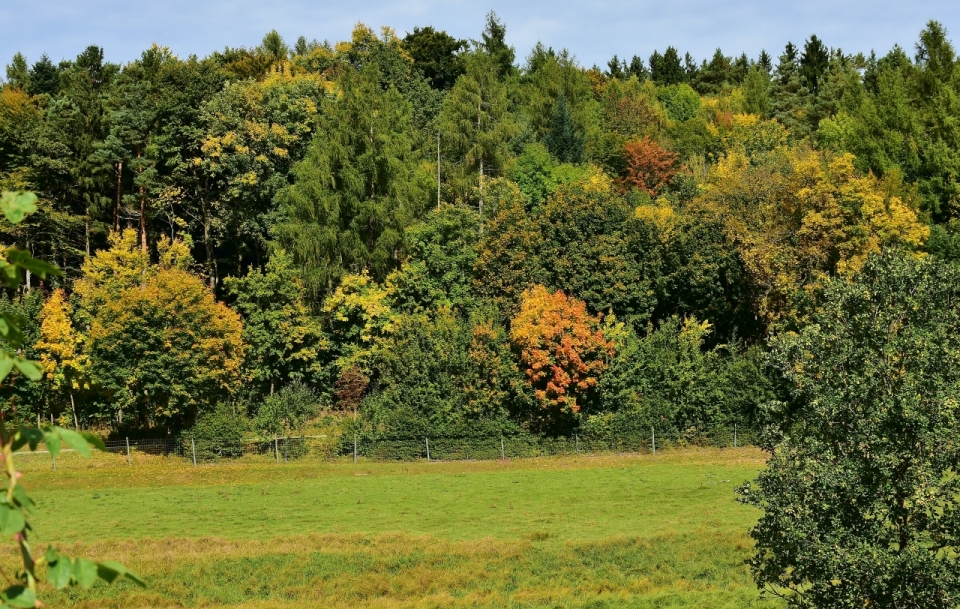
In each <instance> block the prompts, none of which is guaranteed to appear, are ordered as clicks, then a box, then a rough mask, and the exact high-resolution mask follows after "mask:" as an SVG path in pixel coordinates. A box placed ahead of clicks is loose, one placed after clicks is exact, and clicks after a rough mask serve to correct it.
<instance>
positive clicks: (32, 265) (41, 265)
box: [7, 249, 63, 279]
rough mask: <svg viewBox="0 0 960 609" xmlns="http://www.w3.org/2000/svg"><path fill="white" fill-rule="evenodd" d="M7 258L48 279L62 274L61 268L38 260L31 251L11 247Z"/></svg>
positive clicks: (12, 262)
mask: <svg viewBox="0 0 960 609" xmlns="http://www.w3.org/2000/svg"><path fill="white" fill-rule="evenodd" d="M7 260H8V261H10V263H11V264H15V265H17V266H18V267H20V268H21V269H25V270H27V271H30V272H31V273H33V274H35V275H38V276H40V277H42V278H43V279H46V278H47V277H49V276H52V275H62V274H63V273H61V272H60V269H58V268H57V267H55V266H53V265H52V264H49V263H47V262H44V261H43V260H38V259H37V258H34V257H33V256H31V255H30V252H28V251H26V250H18V249H9V250H7Z"/></svg>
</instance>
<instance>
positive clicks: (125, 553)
mask: <svg viewBox="0 0 960 609" xmlns="http://www.w3.org/2000/svg"><path fill="white" fill-rule="evenodd" d="M67 457H68V456H64V457H63V458H62V459H61V464H60V467H59V468H58V470H57V471H51V470H50V466H49V461H45V460H42V458H41V456H40V455H36V456H32V457H29V458H23V459H21V462H22V463H23V464H24V465H23V469H24V471H25V472H26V473H27V477H26V478H25V482H27V484H28V488H29V489H30V490H31V492H32V494H33V496H34V497H35V498H36V500H37V503H38V506H37V507H38V516H37V517H36V519H35V521H34V522H35V526H36V528H37V536H36V537H35V539H36V542H37V544H38V545H39V546H40V547H43V546H45V545H46V544H47V543H52V544H55V545H56V546H57V547H58V548H60V549H62V550H64V551H67V552H68V553H70V554H72V555H87V556H90V557H92V558H98V559H99V558H113V559H118V560H120V561H122V562H124V563H125V564H126V565H127V566H128V567H130V568H132V569H134V570H135V571H137V572H138V573H139V574H140V575H142V576H143V577H144V578H145V579H147V581H148V583H149V587H148V589H146V590H141V589H139V588H136V587H133V586H132V585H129V584H126V583H122V584H119V585H115V586H106V585H102V584H98V585H97V586H95V587H94V588H93V589H92V590H90V591H87V592H81V591H76V590H72V591H67V592H64V593H61V594H55V595H52V596H49V597H48V598H49V600H50V601H52V603H53V605H54V606H63V607H90V608H92V607H118V608H120V607H122V608H125V609H129V608H133V607H220V606H224V607H242V608H254V607H256V608H266V607H293V606H295V607H369V608H375V607H376V608H395V607H411V608H413V607H417V608H428V607H437V608H440V607H517V608H520V607H524V608H527V607H529V608H555V607H564V608H566V607H569V608H588V607H589V608H592V609H600V608H614V607H637V608H640V607H644V608H645V607H711V608H714V607H776V606H779V605H778V604H777V603H776V602H774V601H771V600H762V599H760V598H759V595H758V592H757V589H756V587H755V586H754V584H753V582H752V580H751V579H750V576H749V572H748V570H747V568H746V567H745V565H744V564H743V561H744V559H745V558H747V556H748V555H749V553H750V548H751V541H750V539H749V537H748V536H747V529H748V527H749V526H750V525H751V524H752V523H753V522H754V521H755V519H756V516H757V514H756V512H755V511H754V510H752V509H751V508H747V507H744V506H741V505H739V504H737V503H736V502H735V495H734V492H733V489H734V487H735V486H737V485H738V484H740V483H742V482H743V481H744V480H747V479H750V478H752V477H753V476H754V475H755V474H756V472H757V471H758V470H759V469H760V468H761V467H763V456H762V454H761V453H760V452H759V451H757V450H755V449H749V448H748V449H723V450H721V449H687V450H675V451H669V452H666V453H662V454H659V455H655V456H654V455H640V456H638V455H630V456H614V455H611V456H590V457H579V458H576V457H574V458H571V457H564V458H544V459H522V460H514V461H480V462H440V463H425V462H420V463H364V462H361V463H358V464H353V463H349V462H335V463H324V462H315V461H308V460H304V461H300V462H291V463H279V464H277V463H275V462H272V461H268V460H265V459H264V460H257V459H243V460H240V461H236V462H225V463H218V464H211V465H201V466H199V467H193V466H192V465H190V463H189V462H186V461H184V460H181V459H164V458H146V457H142V458H140V459H138V460H135V461H134V464H133V466H127V465H126V463H125V461H124V460H123V459H120V458H118V457H115V456H112V455H101V456H99V457H95V458H94V459H93V460H91V461H89V462H82V461H79V460H76V458H74V460H72V461H70V460H68V459H67ZM14 561H15V557H14V556H13V555H12V554H9V555H7V556H6V557H5V558H4V562H5V563H6V564H7V565H8V566H9V565H12V564H13V563H14Z"/></svg>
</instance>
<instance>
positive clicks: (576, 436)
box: [573, 434, 580, 456]
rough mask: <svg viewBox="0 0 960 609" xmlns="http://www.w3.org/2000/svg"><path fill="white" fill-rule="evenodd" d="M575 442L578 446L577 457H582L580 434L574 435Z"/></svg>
mask: <svg viewBox="0 0 960 609" xmlns="http://www.w3.org/2000/svg"><path fill="white" fill-rule="evenodd" d="M573 442H574V444H576V446H577V456H579V455H580V435H579V434H573Z"/></svg>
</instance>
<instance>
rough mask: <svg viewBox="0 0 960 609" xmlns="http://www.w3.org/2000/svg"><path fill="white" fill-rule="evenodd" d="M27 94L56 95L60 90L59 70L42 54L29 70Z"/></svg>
mask: <svg viewBox="0 0 960 609" xmlns="http://www.w3.org/2000/svg"><path fill="white" fill-rule="evenodd" d="M27 82H28V87H29V88H28V89H27V93H29V94H30V95H41V94H43V93H46V94H47V95H56V94H57V91H59V90H60V69H59V68H58V67H57V66H55V65H54V64H53V62H52V61H50V58H49V57H47V54H46V53H44V54H43V55H41V56H40V59H39V60H38V61H37V62H36V63H34V64H33V67H32V68H30V73H29V78H28V80H27Z"/></svg>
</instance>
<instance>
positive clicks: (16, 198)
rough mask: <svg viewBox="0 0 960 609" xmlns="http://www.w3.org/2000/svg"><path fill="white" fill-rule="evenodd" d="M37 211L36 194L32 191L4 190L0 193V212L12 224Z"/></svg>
mask: <svg viewBox="0 0 960 609" xmlns="http://www.w3.org/2000/svg"><path fill="white" fill-rule="evenodd" d="M35 211H37V195H35V194H33V193H32V192H4V193H3V194H2V195H0V212H3V215H5V216H6V217H7V220H9V221H10V222H11V223H13V224H17V223H19V222H22V221H23V217H24V216H26V215H27V214H30V213H33V212H35Z"/></svg>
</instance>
